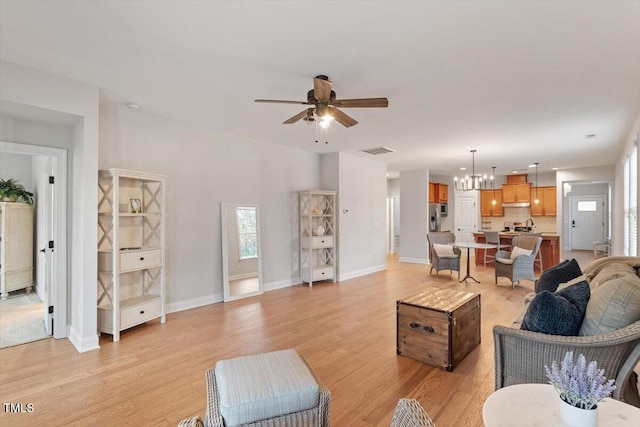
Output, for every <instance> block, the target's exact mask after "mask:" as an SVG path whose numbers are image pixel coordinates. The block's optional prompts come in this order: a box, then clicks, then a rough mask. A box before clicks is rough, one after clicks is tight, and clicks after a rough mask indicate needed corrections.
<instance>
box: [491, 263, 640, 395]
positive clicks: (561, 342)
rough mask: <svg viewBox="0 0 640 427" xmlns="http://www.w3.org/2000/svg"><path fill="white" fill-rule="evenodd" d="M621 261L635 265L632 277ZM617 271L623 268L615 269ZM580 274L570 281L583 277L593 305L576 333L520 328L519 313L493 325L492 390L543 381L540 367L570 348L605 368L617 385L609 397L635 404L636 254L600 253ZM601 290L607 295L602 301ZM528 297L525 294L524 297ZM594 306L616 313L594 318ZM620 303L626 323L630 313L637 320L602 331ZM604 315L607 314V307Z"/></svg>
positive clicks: (638, 335)
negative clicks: (516, 317)
mask: <svg viewBox="0 0 640 427" xmlns="http://www.w3.org/2000/svg"><path fill="white" fill-rule="evenodd" d="M615 263H618V266H617V267H619V268H618V270H619V271H616V268H617V267H615V266H614V265H613V264H615ZM620 264H622V265H620ZM625 265H627V266H631V267H632V268H633V269H635V274H636V277H635V278H634V277H633V276H632V274H633V273H632V274H629V271H632V272H633V271H634V270H630V269H629V268H628V267H625ZM622 270H627V271H624V272H620V271H622ZM582 273H583V275H584V277H579V278H577V279H576V280H574V281H573V282H574V283H579V281H581V280H584V279H586V281H587V282H588V283H589V288H590V299H589V302H588V304H593V306H596V307H595V308H593V309H590V306H589V305H587V308H586V312H585V314H584V320H582V325H580V334H578V335H576V336H563V335H550V334H546V333H540V332H532V331H531V330H522V329H520V326H521V324H520V321H521V320H522V316H521V317H520V319H519V320H517V321H516V322H514V324H513V325H511V326H501V325H498V326H495V327H494V328H493V336H494V352H495V381H496V382H495V388H496V390H497V389H500V388H502V387H505V386H509V385H513V384H521V383H547V382H548V380H547V378H546V376H545V373H544V366H545V365H548V366H551V363H552V361H554V360H555V361H558V362H560V361H561V360H562V359H563V357H564V355H565V353H566V352H568V351H573V352H574V355H576V356H577V355H578V354H580V353H582V354H584V355H585V357H586V359H587V360H588V361H591V360H595V361H597V363H598V368H599V369H604V371H605V375H606V376H607V377H608V378H615V381H616V385H617V389H616V390H615V391H614V393H613V398H614V399H618V400H622V401H625V402H627V403H630V404H632V405H635V406H638V407H640V396H639V395H638V386H637V375H636V374H635V373H634V368H636V366H637V365H638V363H639V361H640V320H638V319H640V316H639V315H638V311H639V310H640V297H639V295H640V289H639V288H638V283H640V282H639V281H638V280H637V279H640V278H638V277H637V276H638V275H640V257H607V258H601V259H598V260H596V261H593V262H592V263H590V264H589V265H588V266H587V267H585V269H584V270H583V272H582ZM582 285H584V284H582ZM602 286H604V287H602ZM583 287H584V286H583ZM561 288H562V286H561ZM564 289H566V287H565V288H564ZM558 292H560V291H558ZM612 292H613V293H612ZM603 295H606V297H605V298H608V300H605V301H604V304H603V301H602V298H603ZM545 296H546V297H550V296H549V295H545ZM531 297H532V296H528V298H527V300H528V299H531ZM598 305H600V306H603V305H604V306H616V309H615V310H614V311H615V313H613V317H615V318H614V319H613V320H611V319H605V318H604V317H603V316H600V314H598V316H597V318H595V317H596V316H595V314H594V313H595V312H596V310H597V308H598V307H597V306H598ZM620 307H623V308H624V310H626V311H627V313H626V314H625V316H627V322H628V321H629V320H628V319H629V318H632V319H633V318H635V319H636V320H635V321H632V323H630V324H627V325H626V326H621V327H620V328H619V329H615V330H609V331H607V328H608V329H611V325H613V324H615V322H618V321H619V320H620V319H621V318H622V317H623V315H622V314H621V313H620V311H621V310H622V309H621V308H620ZM527 310H528V308H527V307H526V306H525V313H526V314H525V318H526V315H528V314H529V312H528V311H527ZM609 311H611V310H609ZM629 311H631V316H629ZM607 315H609V316H611V312H608V314H607ZM634 316H635V317H634ZM621 324H624V323H623V322H621ZM598 325H604V326H602V330H603V331H605V332H596V333H595V334H592V335H585V334H584V332H585V329H587V330H589V329H590V330H591V331H593V328H594V327H595V328H596V331H598V329H597V328H598V327H599V326H598Z"/></svg>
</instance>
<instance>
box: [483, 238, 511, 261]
mask: <svg viewBox="0 0 640 427" xmlns="http://www.w3.org/2000/svg"><path fill="white" fill-rule="evenodd" d="M484 242H485V243H489V244H492V245H497V246H498V247H497V249H496V253H497V252H500V251H501V250H503V249H509V248H511V245H509V244H501V243H500V233H498V232H497V231H485V232H484ZM488 252H489V251H488V249H485V250H484V266H485V267H486V266H487V263H488V262H495V260H496V256H495V254H494V255H490V254H489V253H488Z"/></svg>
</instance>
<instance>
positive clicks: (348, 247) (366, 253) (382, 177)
mask: <svg viewBox="0 0 640 427" xmlns="http://www.w3.org/2000/svg"><path fill="white" fill-rule="evenodd" d="M321 175H322V181H321V183H322V189H323V190H336V191H338V209H337V210H338V279H339V280H347V279H351V278H353V277H358V276H362V275H365V274H369V273H372V272H375V271H380V270H384V269H386V268H387V260H386V197H387V177H386V165H385V164H384V163H382V162H379V161H375V160H369V159H366V158H363V157H358V156H354V155H351V154H346V153H332V154H324V155H322V172H321Z"/></svg>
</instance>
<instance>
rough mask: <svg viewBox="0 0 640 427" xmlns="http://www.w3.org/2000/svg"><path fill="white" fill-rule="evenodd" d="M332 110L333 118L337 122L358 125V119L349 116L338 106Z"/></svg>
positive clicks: (347, 125) (348, 125)
mask: <svg viewBox="0 0 640 427" xmlns="http://www.w3.org/2000/svg"><path fill="white" fill-rule="evenodd" d="M331 112H332V113H333V118H334V119H335V120H336V122H338V123H340V124H341V125H342V126H344V127H347V128H350V127H351V126H354V125H357V124H358V121H357V120H355V119H354V118H353V117H350V116H348V115H347V114H345V113H343V112H342V111H340V110H338V109H337V108H335V107H334V108H331Z"/></svg>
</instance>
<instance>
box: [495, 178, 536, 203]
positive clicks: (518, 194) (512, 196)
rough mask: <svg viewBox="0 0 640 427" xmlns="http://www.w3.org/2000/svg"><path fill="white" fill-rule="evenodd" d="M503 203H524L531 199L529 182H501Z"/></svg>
mask: <svg viewBox="0 0 640 427" xmlns="http://www.w3.org/2000/svg"><path fill="white" fill-rule="evenodd" d="M502 201H503V203H526V202H530V201H531V183H529V182H525V183H521V184H503V185H502Z"/></svg>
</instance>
